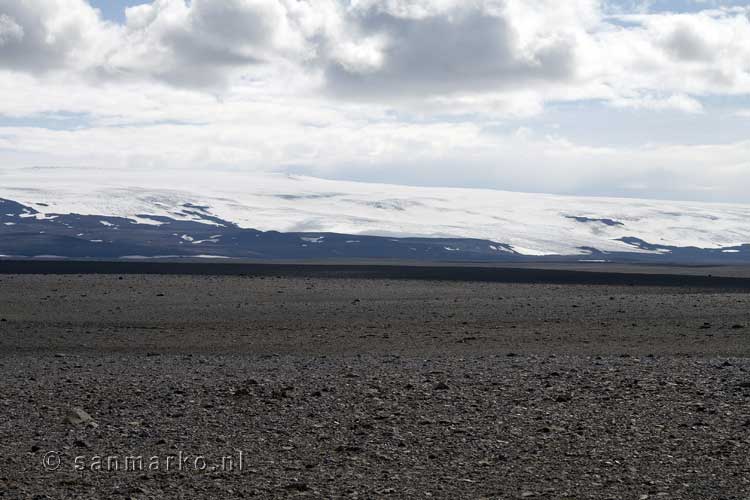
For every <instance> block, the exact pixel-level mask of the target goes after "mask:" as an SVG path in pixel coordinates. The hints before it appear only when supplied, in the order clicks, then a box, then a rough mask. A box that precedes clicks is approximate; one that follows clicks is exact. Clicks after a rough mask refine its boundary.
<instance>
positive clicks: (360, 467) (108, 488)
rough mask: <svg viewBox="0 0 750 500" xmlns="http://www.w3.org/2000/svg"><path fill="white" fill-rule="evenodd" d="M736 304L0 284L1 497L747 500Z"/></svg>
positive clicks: (589, 296) (303, 285)
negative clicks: (656, 499) (0, 382)
mask: <svg viewBox="0 0 750 500" xmlns="http://www.w3.org/2000/svg"><path fill="white" fill-rule="evenodd" d="M748 306H750V294H748V293H747V292H737V291H732V290H721V289H716V288H713V289H691V288H686V287H668V288H658V287H642V286H637V285H636V286H609V285H544V284H536V285H530V284H502V283H475V282H442V281H407V280H379V279H372V280H361V279H357V280H354V279H343V278H342V279H338V278H328V279H321V278H315V279H311V278H308V279H306V278H303V277H296V278H290V277H281V278H275V277H263V278H261V277H253V276H235V277H232V276H224V277H212V276H159V275H151V276H144V275H124V276H117V275H107V276H103V275H81V276H77V275H58V276H47V275H5V276H0V376H2V384H0V416H1V417H2V418H1V419H0V497H2V498H38V499H44V498H54V499H57V498H136V499H142V498H143V499H145V498H154V499H157V498H287V497H309V498H380V497H386V498H449V499H451V498H502V499H505V498H508V499H515V498H550V499H562V498H568V499H588V498H591V499H647V498H665V499H737V500H740V499H742V500H746V499H747V498H750V497H749V496H748V495H749V494H748V491H750V457H749V456H748V453H747V450H748V445H750V359H749V357H748V355H749V353H750V308H749V307H748ZM97 457H99V458H98V459H97ZM138 457H140V461H139V460H138ZM139 462H140V466H139ZM178 463H179V464H181V465H180V466H179V467H178V465H177V464H178ZM97 464H98V465H97ZM53 469H54V470H53Z"/></svg>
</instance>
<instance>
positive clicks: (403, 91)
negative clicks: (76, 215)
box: [0, 0, 750, 199]
mask: <svg viewBox="0 0 750 500" xmlns="http://www.w3.org/2000/svg"><path fill="white" fill-rule="evenodd" d="M610 12H611V9H609V8H607V7H606V5H603V4H602V2H599V1H596V0H570V1H566V2H560V1H555V0H538V1H535V2H529V1H526V0H468V1H467V0H462V1H459V0H410V1H406V0H358V1H354V0H353V1H351V2H349V3H346V4H345V3H344V2H340V1H338V0H316V1H314V2H313V1H312V0H226V1H221V2H218V1H215V0H193V1H192V2H186V1H185V0H155V1H153V2H152V3H148V4H144V5H140V6H137V7H133V8H129V9H128V10H127V12H126V22H125V23H124V24H122V25H119V24H115V23H110V22H106V21H104V20H103V19H102V18H101V17H100V16H99V14H98V12H97V11H96V10H95V9H93V8H92V7H91V5H89V4H88V3H87V2H86V1H84V0H25V1H24V2H18V1H17V0H0V93H2V95H3V96H4V97H5V98H4V99H3V101H2V103H0V125H2V124H3V122H2V120H3V118H5V119H6V120H9V119H11V118H12V119H14V120H18V119H20V118H23V119H24V120H25V126H19V125H18V124H17V123H16V122H13V121H11V122H10V123H8V124H6V125H5V126H2V127H0V150H2V151H3V152H2V153H0V158H1V159H2V161H3V162H4V163H5V164H18V165H31V164H39V163H46V164H57V163H62V164H83V165H90V166H105V165H106V166H112V167H115V168H126V167H127V168H132V167H133V166H138V165H151V166H153V167H157V166H159V165H169V166H175V167H185V168H211V167H241V168H247V169H270V170H278V169H288V168H295V169H301V170H304V171H306V172H309V173H312V174H319V175H327V176H335V177H347V178H357V179H363V180H368V179H371V180H381V181H390V182H411V183H432V184H460V185H486V186H495V187H503V188H511V189H525V190H541V191H545V190H546V191H558V192H559V191H563V192H586V193H597V192H600V193H603V192H606V193H607V194H612V193H619V194H633V195H638V194H644V193H651V194H654V195H662V196H670V197H679V196H684V197H704V198H705V197H707V198H714V197H717V198H718V197H721V196H726V197H733V198H734V199H737V198H738V197H739V198H741V197H747V195H746V194H743V193H740V192H739V188H737V186H741V185H744V183H745V181H746V179H747V178H748V177H747V176H748V173H750V172H748V168H749V167H748V164H747V161H745V160H744V158H747V157H749V156H748V153H749V151H748V145H747V144H746V143H742V142H735V143H731V144H710V141H707V142H709V143H707V144H703V145H701V144H696V143H695V141H693V142H691V143H689V144H683V143H682V142H681V141H680V140H679V139H674V138H673V137H671V136H670V135H669V134H668V133H667V132H664V131H660V132H659V133H660V134H661V135H659V136H657V137H655V138H654V140H653V141H652V142H653V144H652V145H648V146H647V147H642V148H639V147H637V146H635V145H628V146H622V145H621V146H617V147H613V146H612V145H610V144H596V143H585V144H584V142H585V141H581V140H579V141H578V143H576V142H574V141H572V140H570V139H568V138H567V136H566V130H564V129H562V130H556V131H555V135H551V136H549V135H547V134H546V133H545V132H543V131H541V130H543V127H541V126H540V127H538V126H537V125H538V123H535V124H533V125H529V126H528V127H527V128H519V127H522V126H523V125H524V121H525V120H531V119H534V120H537V121H543V120H544V116H545V109H546V108H549V107H557V108H563V109H564V108H565V106H570V109H571V110H570V111H567V112H568V113H572V114H575V113H576V109H577V108H576V106H584V107H585V106H589V107H590V106H596V105H598V104H596V103H602V102H603V103H605V104H607V105H608V106H605V107H604V109H606V110H608V111H607V112H611V113H612V116H613V120H616V118H615V117H616V114H617V113H622V111H619V110H620V109H621V108H627V109H629V110H632V112H633V113H642V114H643V116H649V113H654V112H659V113H660V114H661V115H664V114H669V113H675V112H679V113H686V114H698V113H703V114H709V113H711V112H712V110H711V108H710V105H708V104H706V103H707V102H708V101H707V100H706V99H704V98H706V97H713V96H743V95H747V94H750V20H749V18H748V9H747V8H725V9H713V10H710V11H703V12H698V13H690V14H684V13H683V14H678V13H658V14H654V13H648V11H644V12H641V13H637V14H633V13H632V12H633V11H632V10H631V13H630V14H623V13H619V14H618V15H616V16H612V15H610V14H609V13H610ZM591 103H595V104H591ZM561 112H565V111H561ZM61 113H62V116H63V118H64V120H63V122H65V120H67V122H65V123H69V124H70V125H69V126H67V127H56V128H63V129H65V128H67V129H68V130H52V129H51V127H47V128H45V127H44V121H45V120H46V119H48V117H49V116H50V114H58V115H60V114H61ZM65 113H68V114H70V113H72V114H73V116H72V117H68V118H66V116H67V115H65ZM734 114H735V115H737V116H738V117H739V116H746V111H744V112H743V111H741V110H739V109H738V110H736V111H735V112H734ZM701 118H702V117H701ZM58 121H59V120H58ZM29 123H32V124H36V125H38V126H28V124H29ZM617 126H618V125H617V123H616V122H614V123H613V124H612V127H617ZM491 130H502V132H491ZM546 130H549V129H546ZM655 133H657V132H655ZM714 142H716V141H714ZM641 146H643V145H641ZM613 186H616V187H613ZM629 187H632V188H633V189H630V188H629ZM636 188H637V189H636ZM638 190H640V192H638Z"/></svg>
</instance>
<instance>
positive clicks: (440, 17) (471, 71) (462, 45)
mask: <svg viewBox="0 0 750 500" xmlns="http://www.w3.org/2000/svg"><path fill="white" fill-rule="evenodd" d="M363 4H364V5H363ZM353 5H354V6H353V7H352V8H351V9H349V12H347V18H348V21H349V23H350V24H351V26H352V27H351V28H350V29H351V30H352V32H353V33H356V35H357V36H352V38H353V39H356V40H361V42H359V43H358V44H356V45H354V48H353V49H352V50H347V48H348V47H347V45H346V44H344V45H343V47H344V48H345V50H337V49H336V48H334V49H332V50H331V51H330V52H331V57H330V59H329V60H328V61H327V63H326V67H325V72H326V79H327V83H328V85H329V87H330V90H331V91H332V92H334V93H336V94H342V95H346V96H350V95H354V96H364V97H394V96H395V97H398V96H403V95H406V96H418V95H425V94H427V95H441V94H451V93H463V94H465V93H468V92H476V91H480V92H481V91H493V90H494V91H497V90H499V89H503V88H506V89H508V88H512V87H517V86H519V85H524V84H528V83H532V82H535V81H539V82H545V81H557V80H568V79H571V78H572V77H573V76H574V75H575V71H576V56H575V40H574V39H573V38H572V37H571V36H568V35H567V34H566V33H563V32H561V31H557V32H555V31H550V32H548V33H546V34H545V36H544V37H542V36H538V37H537V36H533V37H532V38H531V39H530V40H525V41H524V40H522V38H521V35H520V34H519V33H518V31H517V30H518V28H519V26H517V23H516V19H514V18H513V16H512V15H511V12H510V11H509V9H507V8H498V7H494V8H493V6H492V3H490V2H485V3H483V2H461V3H455V4H453V3H451V2H448V3H447V5H444V4H438V5H435V3H434V2H433V3H428V2H395V1H394V2H382V3H376V2H363V3H361V4H353ZM349 43H351V42H349Z"/></svg>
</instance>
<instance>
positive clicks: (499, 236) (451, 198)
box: [0, 168, 750, 255]
mask: <svg viewBox="0 0 750 500" xmlns="http://www.w3.org/2000/svg"><path fill="white" fill-rule="evenodd" d="M0 198H6V199H9V200H14V201H16V202H19V203H22V204H24V205H28V206H32V207H34V208H35V209H36V210H38V211H39V212H40V214H39V215H38V216H39V217H43V216H49V215H51V214H67V213H77V214H81V215H100V216H119V217H127V218H131V219H135V220H138V221H139V222H142V223H144V222H145V223H154V224H158V221H153V220H150V219H149V218H148V217H147V216H166V217H171V218H174V219H180V220H193V221H199V222H205V223H209V224H215V223H217V221H216V220H212V216H213V217H216V218H219V219H223V220H226V221H230V222H233V223H236V224H237V225H239V226H241V227H244V228H255V229H259V230H263V231H267V230H276V231H284V232H289V231H294V232H336V233H346V234H362V235H365V234H366V235H375V236H421V237H453V238H480V239H488V240H492V241H496V242H500V243H507V244H509V245H512V246H513V248H514V249H515V250H516V251H518V252H519V253H523V254H527V255H548V254H567V255H572V254H583V253H586V251H585V250H582V248H585V247H591V248H596V249H598V250H601V251H621V252H622V251H640V252H642V251H643V250H642V249H639V248H636V247H634V246H632V245H630V244H627V243H625V242H622V241H618V240H619V239H620V238H624V237H630V238H637V239H640V240H643V241H645V242H648V243H650V244H655V245H667V246H677V247H687V246H695V247H699V248H722V247H731V246H737V245H741V244H744V243H750V222H748V221H750V205H737V204H734V205H731V204H711V203H694V202H668V201H652V200H637V199H625V198H594V197H572V196H557V195H545V194H527V193H513V192H506V191H495V190H485V189H459V188H424V187H410V186H397V185H386V184H366V183H355V182H343V181H330V180H323V179H316V178H311V177H302V176H288V175H282V174H256V173H254V174H246V173H240V172H230V171H218V172H217V171H207V172H205V173H203V174H196V173H195V172H194V171H191V172H184V171H179V170H172V171H159V172H148V171H145V170H140V169H139V170H130V171H125V172H116V171H112V170H92V169H71V168H34V169H3V170H0ZM186 205H187V208H186ZM191 207H192V208H191Z"/></svg>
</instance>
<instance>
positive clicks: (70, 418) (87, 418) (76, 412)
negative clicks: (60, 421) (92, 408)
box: [65, 407, 94, 425]
mask: <svg viewBox="0 0 750 500" xmlns="http://www.w3.org/2000/svg"><path fill="white" fill-rule="evenodd" d="M65 421H66V422H67V423H69V424H73V425H80V424H88V423H90V422H93V421H94V419H93V417H92V416H91V415H89V414H88V413H86V412H85V411H83V409H81V408H77V407H76V408H71V409H70V410H68V412H67V413H66V414H65Z"/></svg>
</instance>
